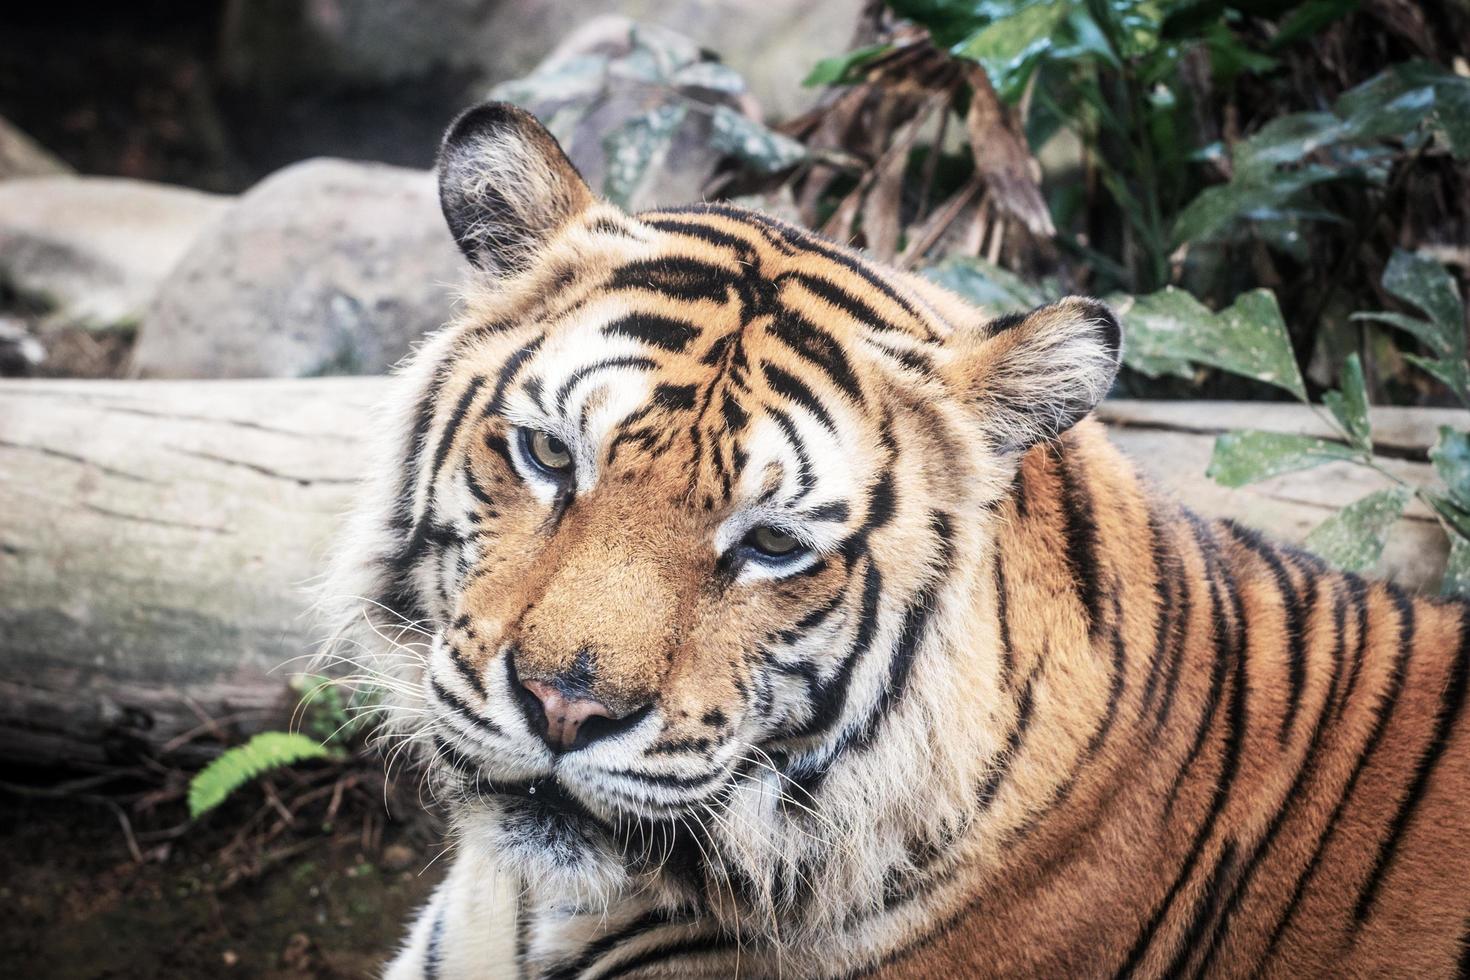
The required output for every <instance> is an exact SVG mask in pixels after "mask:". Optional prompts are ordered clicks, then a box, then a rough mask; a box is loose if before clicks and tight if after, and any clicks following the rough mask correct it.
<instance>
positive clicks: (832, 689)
mask: <svg viewBox="0 0 1470 980" xmlns="http://www.w3.org/2000/svg"><path fill="white" fill-rule="evenodd" d="M882 595H883V575H882V573H881V572H879V571H878V566H877V565H874V564H873V563H872V562H871V561H869V563H868V570H867V572H866V573H865V574H864V576H863V598H862V606H861V608H860V612H859V614H858V623H857V630H856V633H855V635H854V636H853V642H852V648H851V649H850V650H848V652H847V656H846V657H844V658H843V660H842V662H841V663H840V664H838V666H837V670H836V672H835V673H834V674H833V675H832V677H831V679H830V680H827V681H825V682H823V683H822V684H821V685H820V686H819V688H818V690H817V694H816V697H815V698H813V699H812V714H811V717H810V718H808V719H807V722H806V724H804V725H802V726H801V727H800V728H799V729H797V730H796V731H794V732H792V733H790V735H789V736H788V737H790V738H811V737H812V736H814V735H818V734H820V733H821V732H824V731H826V730H827V729H828V728H830V727H831V726H832V725H833V724H834V723H835V722H836V721H837V719H838V718H840V717H841V716H842V710H843V708H845V707H846V706H847V694H848V689H849V687H851V685H852V674H853V670H854V668H856V667H857V664H858V661H860V660H862V658H863V657H864V655H866V653H867V652H868V648H869V647H870V646H871V645H872V643H873V635H874V633H876V632H877V630H878V601H879V599H880V598H882Z"/></svg>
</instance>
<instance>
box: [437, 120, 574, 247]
mask: <svg viewBox="0 0 1470 980" xmlns="http://www.w3.org/2000/svg"><path fill="white" fill-rule="evenodd" d="M438 170H439V205H440V207H441V208H443V210H444V219H445V220H446V221H447V222H449V230H450V231H451V232H452V233H453V234H454V239H455V241H457V242H458V243H459V247H460V251H462V252H464V254H465V256H466V257H467V258H469V260H470V261H471V262H473V263H474V264H475V265H476V266H478V267H479V268H481V269H484V270H485V271H487V272H491V273H494V274H496V275H513V274H514V273H516V272H520V271H523V270H524V269H525V268H526V267H527V266H528V265H530V263H531V261H532V260H533V258H534V257H535V254H536V252H537V251H538V250H539V249H540V248H541V247H542V246H543V245H545V244H546V242H548V241H549V240H550V239H551V237H552V236H553V235H554V234H556V232H557V231H558V230H559V229H560V228H561V227H562V226H563V225H565V224H566V223H567V221H568V220H570V219H571V218H574V217H576V216H577V215H578V214H580V213H582V212H583V211H584V210H586V209H587V208H588V207H590V206H591V205H592V204H593V203H594V201H595V200H596V198H595V196H594V195H593V193H592V191H591V189H590V188H588V186H587V182H586V181H584V180H583V179H582V175H581V174H579V173H577V168H576V167H574V166H572V162H571V161H570V160H568V159H567V155H566V154H565V153H563V152H562V148H561V145H560V144H558V143H557V141H556V138H555V137H554V136H552V135H551V134H550V133H548V132H547V131H546V127H544V126H542V125H541V123H539V122H537V121H536V117H535V116H532V115H531V114H530V113H528V112H526V111H525V110H523V109H518V108H516V107H515V106H513V105H509V104H507V103H505V102H486V103H484V104H482V105H478V106H475V107H474V108H472V109H468V110H466V111H465V112H463V113H461V114H460V116H459V118H457V119H455V120H454V122H453V123H451V124H450V126H449V131H448V132H447V133H445V134H444V141H443V143H441V144H440V146H439V162H438Z"/></svg>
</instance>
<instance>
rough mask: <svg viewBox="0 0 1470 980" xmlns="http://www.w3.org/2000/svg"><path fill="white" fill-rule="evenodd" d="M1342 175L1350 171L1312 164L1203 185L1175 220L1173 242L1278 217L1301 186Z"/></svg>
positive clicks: (1198, 239) (1200, 239)
mask: <svg viewBox="0 0 1470 980" xmlns="http://www.w3.org/2000/svg"><path fill="white" fill-rule="evenodd" d="M1345 176H1350V174H1349V173H1348V172H1347V171H1344V170H1342V169H1340V168H1338V167H1323V166H1315V165H1314V166H1304V167H1301V168H1300V169H1297V170H1281V171H1278V170H1270V171H1267V172H1265V173H1261V174H1255V173H1247V174H1243V175H1242V177H1241V179H1240V180H1235V181H1231V182H1230V183H1228V184H1219V185H1217V186H1215V187H1206V188H1205V189H1204V190H1203V191H1201V192H1200V193H1199V194H1198V195H1197V196H1196V197H1195V198H1194V199H1193V200H1192V201H1190V202H1189V204H1188V205H1186V206H1185V208H1184V210H1183V211H1181V212H1179V216H1178V217H1177V218H1176V219H1175V220H1174V230H1173V235H1174V243H1175V244H1176V245H1183V244H1185V243H1194V242H1203V241H1209V240H1211V239H1215V238H1220V237H1222V236H1223V235H1225V234H1226V233H1227V232H1229V231H1231V230H1232V227H1233V226H1234V225H1235V223H1236V222H1238V221H1249V220H1259V219H1262V218H1279V217H1281V216H1282V215H1283V214H1285V213H1287V212H1288V210H1289V209H1288V207H1287V205H1288V202H1290V201H1291V199H1292V198H1294V197H1295V196H1296V195H1297V194H1299V193H1301V192H1302V191H1303V190H1305V189H1307V188H1309V187H1312V186H1314V185H1316V184H1321V183H1325V182H1327V181H1332V180H1340V179H1343V178H1344V177H1345ZM1299 213H1302V214H1307V213H1309V212H1306V211H1300V212H1299Z"/></svg>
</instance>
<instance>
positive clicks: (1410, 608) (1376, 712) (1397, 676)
mask: <svg viewBox="0 0 1470 980" xmlns="http://www.w3.org/2000/svg"><path fill="white" fill-rule="evenodd" d="M1388 594H1389V599H1390V601H1392V602H1393V604H1394V607H1395V609H1396V610H1397V612H1398V627H1397V633H1398V637H1397V646H1398V653H1397V654H1396V655H1395V657H1394V662H1393V666H1392V667H1391V668H1390V669H1389V675H1388V687H1387V689H1386V690H1385V691H1384V692H1383V697H1381V698H1378V699H1375V700H1373V701H1372V702H1371V705H1370V707H1369V709H1368V710H1369V711H1370V712H1372V714H1373V719H1374V720H1373V728H1372V730H1371V731H1370V732H1369V733H1368V739H1367V741H1365V742H1364V743H1363V747H1362V749H1361V750H1360V751H1359V753H1358V760H1357V763H1356V764H1355V765H1354V766H1353V771H1352V773H1351V774H1349V776H1348V779H1347V783H1346V784H1345V785H1344V786H1343V788H1342V795H1341V796H1340V797H1339V798H1338V801H1337V806H1335V807H1334V808H1333V810H1332V815H1331V816H1330V817H1328V818H1327V824H1326V826H1325V827H1324V828H1323V830H1322V835H1321V836H1320V837H1319V838H1318V839H1317V847H1316V849H1315V850H1313V852H1312V857H1311V859H1310V860H1309V861H1308V862H1307V866H1306V867H1305V868H1303V869H1302V873H1301V876H1300V877H1298V878H1297V882H1296V887H1295V888H1293V889H1292V894H1291V899H1290V900H1289V901H1288V902H1287V903H1286V908H1285V909H1284V910H1283V911H1282V913H1281V918H1280V919H1279V920H1278V921H1277V923H1276V927H1275V929H1273V930H1272V932H1271V940H1270V942H1269V943H1267V944H1266V953H1265V955H1264V957H1263V960H1269V959H1270V958H1271V954H1272V953H1273V952H1274V951H1275V950H1276V944H1277V943H1279V942H1280V941H1281V937H1282V936H1283V935H1285V934H1286V930H1287V928H1288V926H1290V924H1291V921H1292V919H1293V918H1295V917H1296V913H1297V909H1298V908H1300V907H1301V900H1302V896H1303V895H1305V894H1306V890H1307V886H1308V885H1309V884H1311V881H1312V879H1313V878H1314V877H1315V876H1316V874H1317V869H1318V868H1319V867H1320V866H1321V864H1322V856H1323V854H1325V853H1326V851H1327V845H1328V844H1330V843H1331V842H1332V838H1333V836H1334V835H1335V834H1336V833H1337V825H1338V820H1339V819H1340V818H1341V817H1342V813H1343V810H1345V809H1346V808H1347V805H1348V802H1349V801H1350V800H1351V799H1352V797H1353V793H1354V791H1355V790H1356V789H1357V785H1358V780H1359V779H1360V778H1361V777H1362V775H1363V773H1364V771H1365V770H1366V769H1367V767H1368V760H1369V758H1370V757H1371V756H1372V755H1373V751H1374V750H1375V749H1376V748H1377V747H1378V743H1379V741H1380V740H1381V739H1382V738H1383V733H1384V732H1385V731H1387V730H1388V721H1389V718H1390V717H1391V716H1392V714H1393V710H1394V706H1395V705H1397V704H1398V699H1399V694H1400V693H1401V691H1402V690H1403V686H1404V677H1405V675H1406V674H1407V673H1408V662H1409V654H1410V652H1411V651H1412V644H1413V636H1414V604H1413V601H1412V600H1411V599H1409V598H1408V597H1407V596H1405V595H1404V594H1403V593H1402V592H1400V591H1398V590H1397V589H1390V590H1389V593H1388Z"/></svg>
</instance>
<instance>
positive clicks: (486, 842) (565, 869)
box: [454, 794, 634, 909]
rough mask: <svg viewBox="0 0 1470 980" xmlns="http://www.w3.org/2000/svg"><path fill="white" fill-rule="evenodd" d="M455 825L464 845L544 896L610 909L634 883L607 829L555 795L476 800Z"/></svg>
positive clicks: (564, 902)
mask: <svg viewBox="0 0 1470 980" xmlns="http://www.w3.org/2000/svg"><path fill="white" fill-rule="evenodd" d="M546 795H548V796H550V794H546ZM454 824H455V828H456V830H457V832H458V836H459V842H460V847H461V848H466V849H471V850H473V851H475V852H477V853H478V854H480V855H481V856H482V857H484V858H485V859H487V860H489V861H490V862H492V863H493V864H495V865H496V866H497V867H498V868H499V869H500V870H501V871H502V872H504V873H506V874H508V875H510V876H511V877H513V878H515V879H516V880H518V881H519V882H521V883H522V886H523V887H525V888H527V889H528V890H530V891H532V892H534V893H535V894H536V895H537V896H538V897H540V898H542V899H544V900H550V901H554V902H556V903H558V904H562V905H569V906H572V907H574V908H578V909H582V908H586V909H595V908H606V907H607V906H608V905H609V904H610V903H611V902H613V901H615V900H616V899H618V898H619V897H621V896H623V895H625V894H627V893H628V891H630V890H631V889H632V888H633V886H634V875H633V874H632V872H631V870H630V869H629V867H628V864H627V862H626V861H625V859H624V858H623V856H622V854H621V853H620V851H619V849H618V848H617V846H616V845H615V844H614V843H613V841H611V840H610V839H609V838H608V836H607V834H606V833H605V832H604V831H603V829H602V828H600V827H599V826H597V825H596V824H595V823H594V822H592V821H591V820H589V819H588V818H587V817H586V816H585V815H583V814H580V813H578V812H576V810H575V809H573V808H570V807H567V806H564V805H562V804H561V802H560V801H559V800H556V799H554V798H548V799H542V800H537V799H535V798H534V797H528V796H522V795H508V794H496V795H494V796H489V797H484V798H480V799H476V800H474V801H473V802H472V803H471V804H469V805H467V806H462V807H459V808H458V813H457V814H456V815H455V819H454Z"/></svg>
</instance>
